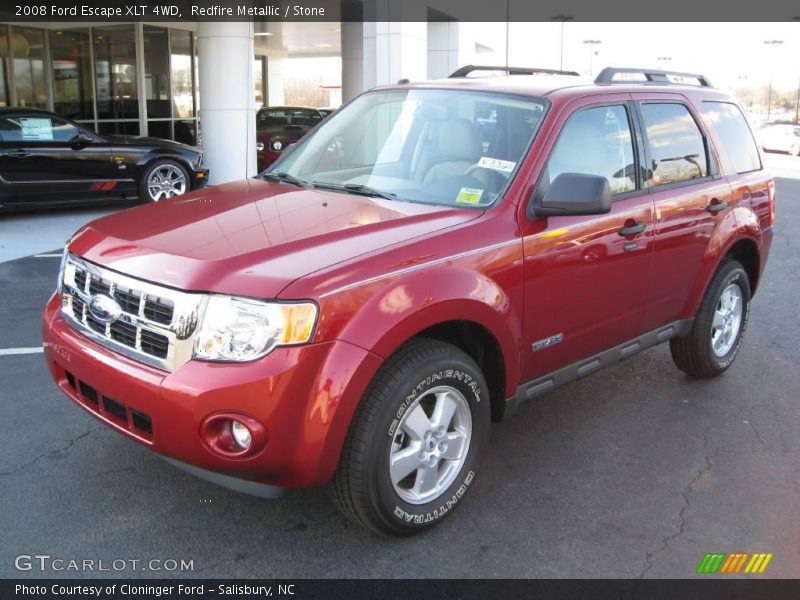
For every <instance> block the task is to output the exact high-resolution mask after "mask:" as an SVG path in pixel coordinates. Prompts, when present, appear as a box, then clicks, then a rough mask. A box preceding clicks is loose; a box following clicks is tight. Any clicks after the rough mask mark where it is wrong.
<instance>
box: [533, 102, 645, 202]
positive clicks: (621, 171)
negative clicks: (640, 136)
mask: <svg viewBox="0 0 800 600" xmlns="http://www.w3.org/2000/svg"><path fill="white" fill-rule="evenodd" d="M562 173H582V174H586V175H598V176H600V177H605V178H606V179H607V180H608V185H609V187H610V188H611V193H612V194H624V193H625V192H631V191H633V190H635V189H636V167H635V163H634V159H633V142H632V140H631V129H630V125H629V123H628V112H627V110H626V109H625V107H624V106H622V105H612V106H599V107H596V108H586V109H583V110H580V111H578V112H577V113H575V114H574V115H572V116H571V117H570V118H569V120H568V121H567V122H566V123H565V125H564V128H563V129H562V130H561V134H560V135H559V137H558V141H557V142H556V145H555V147H554V148H553V152H552V153H551V154H550V158H549V160H548V162H547V169H546V171H545V173H544V175H545V176H546V177H548V178H549V180H548V184H549V183H550V182H553V181H555V179H556V177H558V176H559V175H561V174H562Z"/></svg>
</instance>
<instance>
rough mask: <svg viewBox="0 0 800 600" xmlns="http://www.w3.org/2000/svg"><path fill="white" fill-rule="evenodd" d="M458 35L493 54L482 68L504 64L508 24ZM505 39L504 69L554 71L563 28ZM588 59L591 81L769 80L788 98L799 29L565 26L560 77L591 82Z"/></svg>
mask: <svg viewBox="0 0 800 600" xmlns="http://www.w3.org/2000/svg"><path fill="white" fill-rule="evenodd" d="M462 27H464V28H465V31H466V32H469V35H470V36H474V37H475V39H476V41H478V42H480V43H481V44H483V45H485V46H488V47H490V48H492V49H493V50H494V52H492V53H488V55H487V54H484V55H483V56H482V61H481V62H484V64H488V63H487V62H486V59H489V58H491V59H497V60H500V63H499V64H501V65H502V64H503V63H504V62H505V53H506V48H505V46H506V44H505V40H506V24H505V23H463V24H462ZM508 32H509V35H508V40H509V44H508V55H509V65H512V66H513V65H519V66H536V67H546V68H558V67H559V51H560V32H561V23H510V24H508ZM584 40H599V41H600V43H599V44H595V45H594V46H591V45H589V44H584V43H583V41H584ZM765 40H781V41H782V42H783V43H782V44H775V45H768V44H765V43H764V41H765ZM592 49H593V50H594V51H595V52H596V53H597V54H595V55H592V54H591V52H592ZM659 58H661V59H662V60H659ZM590 59H591V62H592V65H591V67H592V72H593V74H594V75H596V74H597V72H598V71H599V70H600V69H602V68H603V67H606V66H616V67H623V66H624V67H649V68H657V67H660V68H662V69H667V70H673V71H687V72H694V73H702V74H703V75H705V76H707V77H708V78H709V79H710V80H711V81H712V83H713V84H714V85H715V86H717V87H725V88H729V89H736V88H741V87H751V86H757V85H760V84H766V83H768V82H769V81H770V79H772V82H773V86H774V87H775V88H776V89H785V90H792V89H796V88H797V86H798V81H799V80H800V22H798V23H582V22H574V21H573V22H567V23H564V58H563V60H564V65H563V66H564V69H567V70H576V71H579V72H581V73H582V74H586V75H588V74H589V67H590ZM664 59H669V60H664Z"/></svg>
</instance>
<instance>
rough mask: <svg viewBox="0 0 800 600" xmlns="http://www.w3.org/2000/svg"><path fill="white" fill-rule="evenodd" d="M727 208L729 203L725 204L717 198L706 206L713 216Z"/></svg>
mask: <svg viewBox="0 0 800 600" xmlns="http://www.w3.org/2000/svg"><path fill="white" fill-rule="evenodd" d="M727 206H728V203H727V202H725V201H724V200H717V199H716V198H714V199H713V200H712V201H711V204H709V205H708V206H706V210H707V211H708V212H710V213H711V214H712V215H713V214H716V213H718V212H719V211H721V210H725V208H727Z"/></svg>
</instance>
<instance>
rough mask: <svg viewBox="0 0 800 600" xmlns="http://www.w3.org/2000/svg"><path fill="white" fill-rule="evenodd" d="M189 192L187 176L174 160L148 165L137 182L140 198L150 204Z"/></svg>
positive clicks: (184, 170)
mask: <svg viewBox="0 0 800 600" xmlns="http://www.w3.org/2000/svg"><path fill="white" fill-rule="evenodd" d="M188 191H189V174H188V173H187V172H186V169H184V168H183V167H182V166H181V165H180V164H178V163H177V162H175V161H174V160H157V161H155V162H154V163H153V164H151V165H149V166H148V167H147V168H146V169H145V171H144V173H143V174H142V179H141V181H140V182H139V194H140V196H141V197H142V198H143V199H145V200H149V201H151V202H158V201H159V200H164V199H166V198H172V197H174V196H180V195H182V194H185V193H186V192H188Z"/></svg>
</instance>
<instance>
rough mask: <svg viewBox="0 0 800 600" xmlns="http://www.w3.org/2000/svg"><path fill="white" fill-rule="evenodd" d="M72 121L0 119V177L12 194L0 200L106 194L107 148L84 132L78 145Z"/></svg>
mask: <svg viewBox="0 0 800 600" xmlns="http://www.w3.org/2000/svg"><path fill="white" fill-rule="evenodd" d="M81 131H82V130H80V129H79V128H78V127H77V126H76V125H74V124H72V123H70V122H68V121H65V120H63V119H60V118H58V117H55V116H53V115H49V114H46V113H44V114H19V115H9V116H4V117H2V119H0V136H1V137H2V142H1V143H0V153H2V156H1V157H0V176H2V178H3V181H5V182H8V183H9V184H10V185H12V186H13V189H14V193H13V195H12V196H11V198H10V199H9V200H8V201H6V202H4V204H9V205H10V204H12V203H13V204H27V203H31V204H33V203H37V202H44V203H52V204H58V203H62V202H71V201H76V200H89V199H92V198H102V197H105V196H106V193H107V189H108V188H109V187H111V186H112V185H113V184H111V183H110V182H109V178H110V177H111V174H112V166H111V149H110V146H109V145H108V144H107V143H105V142H104V141H103V140H102V139H101V138H99V137H98V136H94V135H93V134H91V133H89V132H85V133H86V134H87V135H90V136H91V137H92V139H93V140H94V141H93V142H92V143H79V141H78V134H79V132H81Z"/></svg>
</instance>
